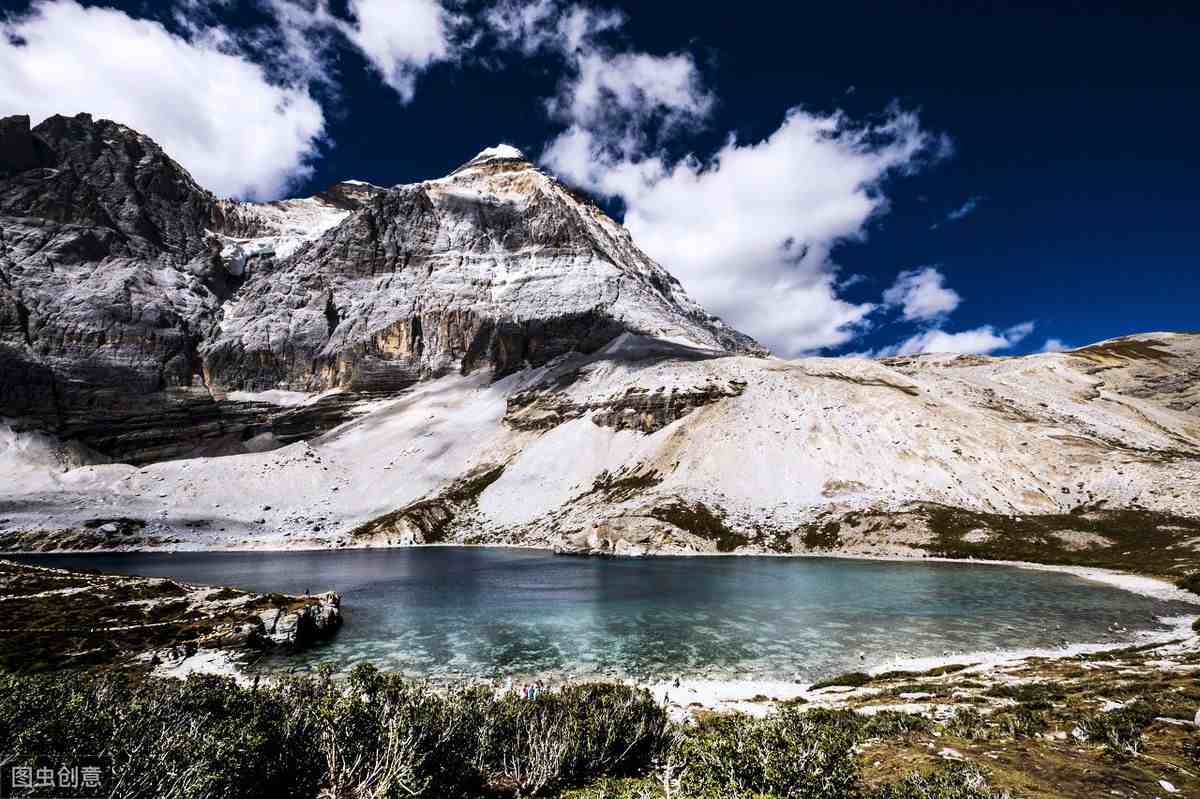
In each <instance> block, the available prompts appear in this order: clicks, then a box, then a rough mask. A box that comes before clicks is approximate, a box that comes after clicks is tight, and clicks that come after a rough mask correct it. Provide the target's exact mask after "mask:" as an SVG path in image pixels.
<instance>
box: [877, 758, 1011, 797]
mask: <svg viewBox="0 0 1200 799" xmlns="http://www.w3.org/2000/svg"><path fill="white" fill-rule="evenodd" d="M869 796H870V799H1000V796H1001V795H1000V794H995V793H993V792H992V791H990V790H988V787H987V782H986V780H985V779H984V776H983V773H982V772H981V771H979V769H977V768H975V767H974V766H968V765H962V764H959V763H952V764H950V765H947V766H944V767H943V768H942V769H940V770H939V771H937V772H935V773H933V774H910V775H909V776H908V777H906V778H904V779H903V780H900V781H899V782H895V783H892V784H891V785H886V786H884V787H883V788H880V789H878V790H876V791H874V792H873V793H871V794H870V795H869Z"/></svg>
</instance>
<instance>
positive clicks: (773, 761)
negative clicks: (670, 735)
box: [672, 707, 860, 799]
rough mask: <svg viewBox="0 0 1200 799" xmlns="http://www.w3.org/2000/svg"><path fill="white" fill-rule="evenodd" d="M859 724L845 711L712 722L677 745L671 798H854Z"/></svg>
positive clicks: (790, 711)
mask: <svg viewBox="0 0 1200 799" xmlns="http://www.w3.org/2000/svg"><path fill="white" fill-rule="evenodd" d="M859 728H860V722H859V721H858V720H857V719H856V718H855V717H854V714H853V713H851V712H849V711H842V712H831V711H819V712H818V711H813V712H808V713H805V712H803V711H800V710H797V709H796V708H790V707H789V708H784V709H783V710H782V711H780V713H779V714H778V715H776V716H773V717H769V718H765V719H748V718H745V717H727V718H721V719H717V720H714V721H711V722H710V723H708V724H705V725H703V726H702V727H701V728H699V729H698V730H697V731H695V732H694V733H692V734H689V735H687V736H686V737H684V738H683V739H682V740H681V741H680V744H679V751H678V752H677V762H679V763H680V764H682V765H681V767H680V773H679V775H678V777H677V778H676V780H677V784H678V789H679V790H678V792H677V793H676V792H672V796H675V795H678V796H683V797H721V798H722V799H753V798H754V797H761V796H780V797H788V798H789V799H841V797H846V796H852V795H854V794H855V792H856V791H857V790H858V787H859V777H858V764H857V761H856V759H855V757H854V745H855V743H856V742H857V741H858V738H859Z"/></svg>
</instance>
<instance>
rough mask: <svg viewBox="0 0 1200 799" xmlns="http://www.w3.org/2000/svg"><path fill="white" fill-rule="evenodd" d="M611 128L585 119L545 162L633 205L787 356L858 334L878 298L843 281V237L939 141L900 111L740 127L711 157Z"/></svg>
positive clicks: (661, 243) (716, 299)
mask: <svg viewBox="0 0 1200 799" xmlns="http://www.w3.org/2000/svg"><path fill="white" fill-rule="evenodd" d="M605 134H606V131H603V130H601V131H599V132H597V131H593V130H590V129H587V128H585V127H582V126H579V125H575V126H572V127H571V128H570V129H568V130H567V131H566V132H565V133H564V134H563V135H562V136H561V137H559V138H558V139H556V140H555V141H554V142H553V143H552V144H551V146H550V147H549V148H548V149H547V151H546V154H545V156H544V159H545V161H546V162H547V163H548V164H549V165H550V167H551V168H552V169H555V170H556V171H558V172H559V173H560V174H563V175H565V176H566V177H567V178H568V179H571V180H573V181H576V182H578V183H581V184H583V185H584V186H586V187H588V188H589V189H592V190H594V191H598V192H601V193H604V194H606V195H609V196H617V197H620V198H621V199H622V200H623V201H624V203H625V207H626V213H625V225H626V227H628V228H629V230H630V232H631V233H632V234H633V237H634V239H635V240H636V241H637V242H638V244H639V246H641V247H642V248H643V249H644V250H645V251H646V252H647V253H649V254H650V255H651V256H652V257H654V258H655V259H657V260H658V261H660V262H661V263H662V264H663V265H664V266H665V267H666V268H667V269H669V270H670V271H671V272H672V273H674V274H675V275H676V276H677V277H678V278H679V279H680V281H681V282H682V283H683V285H684V287H685V288H686V289H687V290H688V292H689V293H690V294H692V296H693V297H695V298H696V299H697V300H698V301H699V302H700V303H701V304H703V305H704V306H705V307H707V308H708V309H709V310H710V311H712V312H714V313H717V314H718V315H720V316H722V317H723V318H725V319H726V321H728V322H729V323H731V324H732V325H734V326H735V327H738V328H740V329H742V330H744V331H746V332H747V333H750V334H751V335H753V336H755V337H756V338H758V339H760V340H761V341H763V342H764V343H765V344H767V345H768V346H770V347H771V348H772V349H773V350H774V351H776V352H777V353H779V354H781V355H787V356H792V355H798V354H802V353H806V352H812V351H814V350H818V349H822V348H826V347H835V346H839V345H842V344H844V343H846V342H847V341H849V340H851V339H852V338H853V337H854V336H855V335H857V334H858V333H859V332H860V331H861V330H862V329H863V328H864V327H865V326H866V325H867V315H868V314H870V313H871V311H873V310H874V308H875V306H874V305H872V304H870V303H850V302H847V301H845V300H843V299H842V298H841V297H839V296H838V294H837V287H836V272H837V268H836V266H835V264H834V263H833V261H832V259H831V253H832V250H833V248H834V246H835V245H836V244H838V243H839V242H843V241H850V240H859V239H862V238H865V236H866V225H867V222H868V221H869V220H870V219H871V218H872V217H874V216H875V215H876V214H878V213H881V212H883V211H884V210H885V209H886V207H887V201H886V199H885V197H884V196H883V195H882V194H881V192H880V190H879V189H880V184H881V182H882V181H883V180H884V179H885V178H886V177H887V176H888V175H890V174H893V173H896V172H900V171H904V170H907V169H910V168H912V167H913V166H914V165H915V164H916V163H917V162H918V160H919V159H920V157H921V156H922V154H923V153H926V152H928V151H929V150H930V148H931V147H932V146H934V145H935V144H936V140H935V139H934V138H933V137H931V136H929V135H928V134H927V133H926V132H925V131H923V130H922V129H921V127H920V124H919V122H918V119H917V117H916V116H915V115H914V114H911V113H905V112H901V111H898V110H892V111H891V112H889V114H888V116H887V118H886V119H885V120H884V121H883V122H881V123H879V124H877V125H859V124H855V123H853V122H852V121H851V120H850V119H849V118H847V117H846V116H845V115H843V114H840V113H835V114H830V115H822V114H814V113H811V112H809V111H806V110H804V109H802V108H794V109H792V110H791V111H789V112H788V114H787V116H786V118H785V119H784V122H783V124H782V125H781V126H780V127H779V129H778V130H776V131H775V132H774V133H773V134H771V135H770V136H769V137H768V138H766V139H764V140H762V141H759V142H753V143H746V144H743V143H739V142H738V141H737V140H736V139H734V138H732V137H730V138H729V139H728V140H727V141H726V143H725V145H724V146H723V147H722V148H721V149H720V150H719V151H718V152H717V153H716V154H715V155H714V156H713V157H712V158H710V159H708V160H705V161H701V160H700V159H698V158H695V157H689V158H685V159H683V160H682V161H678V162H676V163H674V164H670V163H667V162H666V161H664V160H663V159H662V158H660V157H658V156H651V157H645V158H641V159H639V158H637V157H636V156H628V155H625V154H624V148H623V147H622V146H621V145H620V144H619V143H618V144H617V145H613V144H612V143H611V142H609V141H608V140H607V139H606V138H605Z"/></svg>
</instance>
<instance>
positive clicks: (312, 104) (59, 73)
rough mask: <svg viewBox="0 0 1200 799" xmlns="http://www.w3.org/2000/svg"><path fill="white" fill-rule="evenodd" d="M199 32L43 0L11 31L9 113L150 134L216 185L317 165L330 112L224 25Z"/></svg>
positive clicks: (262, 184) (5, 41)
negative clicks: (84, 116)
mask: <svg viewBox="0 0 1200 799" xmlns="http://www.w3.org/2000/svg"><path fill="white" fill-rule="evenodd" d="M197 33H200V34H202V35H194V36H192V37H190V38H188V39H185V38H183V37H181V36H177V35H174V34H172V33H170V32H169V31H167V30H166V29H165V28H164V27H163V26H162V25H160V24H159V23H157V22H153V21H150V20H141V19H133V18H131V17H129V16H127V15H126V14H124V13H123V12H121V11H117V10H114V9H107V8H84V7H82V6H80V5H79V4H78V3H75V2H73V1H72V0H57V2H40V3H36V4H35V5H34V6H33V8H32V9H31V10H30V13H29V14H27V15H24V16H21V17H16V18H14V19H10V20H8V21H6V22H4V23H3V25H2V30H0V115H7V114H29V115H30V116H31V117H32V118H33V120H34V122H35V123H36V122H38V121H41V120H42V119H44V118H46V117H48V116H50V115H52V114H56V113H62V114H74V113H78V112H81V111H86V112H88V113H91V114H93V115H94V116H97V117H107V118H110V119H113V120H116V121H118V122H121V123H123V124H126V125H129V126H130V127H132V128H135V129H136V130H138V131H140V132H142V133H145V134H146V135H148V136H150V137H151V138H152V139H154V140H155V141H157V142H158V143H159V144H160V145H161V146H162V147H163V149H164V150H166V152H167V153H168V154H169V155H170V156H172V157H173V158H175V159H176V160H178V161H179V162H180V163H181V164H183V166H184V167H185V168H187V169H188V171H190V172H191V173H192V175H193V177H195V178H196V180H197V181H198V182H199V183H200V184H201V185H203V186H205V187H206V188H208V189H211V190H212V191H214V192H216V193H217V194H223V195H237V196H244V197H255V198H270V197H275V196H279V195H280V194H282V193H284V192H285V191H286V190H287V188H288V187H289V186H290V185H292V184H293V183H294V181H296V180H298V179H301V178H303V177H305V176H306V175H308V174H309V173H310V171H311V167H310V165H309V164H310V161H311V160H312V159H313V158H314V156H315V155H316V153H317V147H318V144H319V142H320V141H321V138H322V136H323V132H324V124H325V119H324V113H323V111H322V109H321V106H320V105H319V104H318V103H317V102H316V100H314V99H313V97H312V96H311V95H310V93H309V91H308V89H307V88H306V87H303V86H296V85H291V86H287V85H277V84H275V83H272V82H271V81H270V80H269V79H268V77H267V75H266V73H265V71H264V69H263V68H262V67H261V66H259V65H258V64H255V63H253V62H252V61H250V60H249V59H247V58H246V57H244V56H242V55H239V54H237V53H236V52H230V51H228V49H227V47H226V45H228V44H229V42H230V41H231V40H232V37H231V36H229V35H228V34H227V33H226V32H224V31H222V30H221V29H219V28H212V29H207V30H205V31H202V32H197Z"/></svg>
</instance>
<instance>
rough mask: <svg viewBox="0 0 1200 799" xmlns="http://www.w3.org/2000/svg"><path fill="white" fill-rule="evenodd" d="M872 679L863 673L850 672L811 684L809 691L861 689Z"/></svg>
mask: <svg viewBox="0 0 1200 799" xmlns="http://www.w3.org/2000/svg"><path fill="white" fill-rule="evenodd" d="M873 679H874V678H873V677H872V676H871V675H870V674H867V673H866V672H865V671H850V672H847V673H845V674H839V675H838V676H836V677H829V678H827V679H824V680H818V681H817V682H815V683H813V684H812V687H811V688H810V690H813V691H816V690H818V689H820V688H833V687H835V686H838V687H846V688H861V687H862V686H864V685H866V684H867V683H869V682H871V681H872V680H873Z"/></svg>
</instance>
